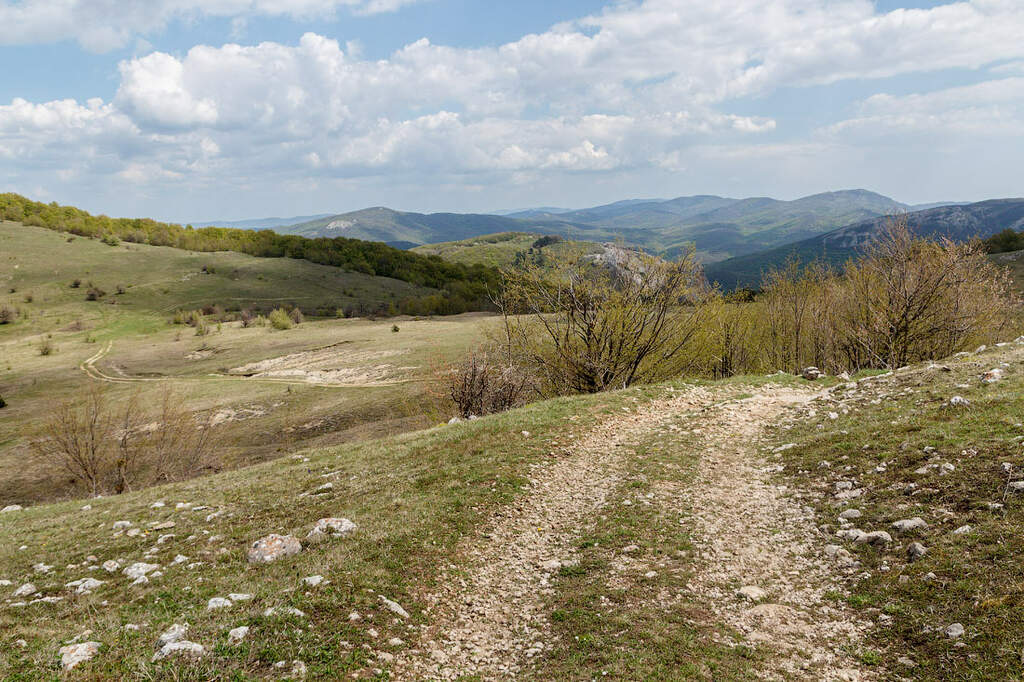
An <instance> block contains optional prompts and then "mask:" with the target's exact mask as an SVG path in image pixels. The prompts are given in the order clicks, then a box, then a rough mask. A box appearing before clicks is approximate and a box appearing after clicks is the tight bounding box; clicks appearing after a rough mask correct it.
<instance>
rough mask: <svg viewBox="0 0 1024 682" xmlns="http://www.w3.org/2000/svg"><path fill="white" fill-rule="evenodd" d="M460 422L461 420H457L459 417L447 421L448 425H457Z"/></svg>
mask: <svg viewBox="0 0 1024 682" xmlns="http://www.w3.org/2000/svg"><path fill="white" fill-rule="evenodd" d="M461 421H462V419H461V418H459V417H452V418H451V419H449V420H448V423H449V424H458V423H460V422H461Z"/></svg>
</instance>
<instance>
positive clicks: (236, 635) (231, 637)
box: [228, 625, 249, 644]
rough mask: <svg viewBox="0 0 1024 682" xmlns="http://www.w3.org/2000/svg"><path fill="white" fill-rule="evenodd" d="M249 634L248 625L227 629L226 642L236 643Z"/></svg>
mask: <svg viewBox="0 0 1024 682" xmlns="http://www.w3.org/2000/svg"><path fill="white" fill-rule="evenodd" d="M248 636H249V626H248V625H242V626H239V627H237V628H234V629H232V630H229V631H228V642H229V643H231V644H238V643H239V642H241V641H243V640H244V639H245V638H246V637H248Z"/></svg>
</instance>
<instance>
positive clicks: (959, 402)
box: [949, 395, 971, 407]
mask: <svg viewBox="0 0 1024 682" xmlns="http://www.w3.org/2000/svg"><path fill="white" fill-rule="evenodd" d="M970 405H971V401H970V400H968V399H967V398H964V397H962V396H958V395H955V396H953V397H952V398H950V399H949V406H950V407H970Z"/></svg>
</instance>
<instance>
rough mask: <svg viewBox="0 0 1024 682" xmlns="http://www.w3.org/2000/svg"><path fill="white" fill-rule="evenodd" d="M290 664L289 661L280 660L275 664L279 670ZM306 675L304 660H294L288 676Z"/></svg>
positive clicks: (299, 677) (300, 677) (298, 676)
mask: <svg viewBox="0 0 1024 682" xmlns="http://www.w3.org/2000/svg"><path fill="white" fill-rule="evenodd" d="M288 665H289V663H288V661H278V662H277V663H275V664H274V667H275V668H277V669H278V670H284V669H285V668H287V667H288ZM305 676H306V664H305V663H303V662H302V661H292V662H291V670H289V671H288V677H290V678H298V679H302V678H304V677H305Z"/></svg>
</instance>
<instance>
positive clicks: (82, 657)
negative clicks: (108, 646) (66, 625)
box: [58, 642, 100, 670]
mask: <svg viewBox="0 0 1024 682" xmlns="http://www.w3.org/2000/svg"><path fill="white" fill-rule="evenodd" d="M99 652H100V643H99V642H81V643H79V644H71V645H69V646H62V647H61V648H60V651H59V652H58V653H60V665H61V667H62V668H64V670H71V669H72V668H74V667H75V666H76V665H78V664H79V663H84V662H85V661H89V660H92V657H93V656H95V655H96V654H98V653H99Z"/></svg>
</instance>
